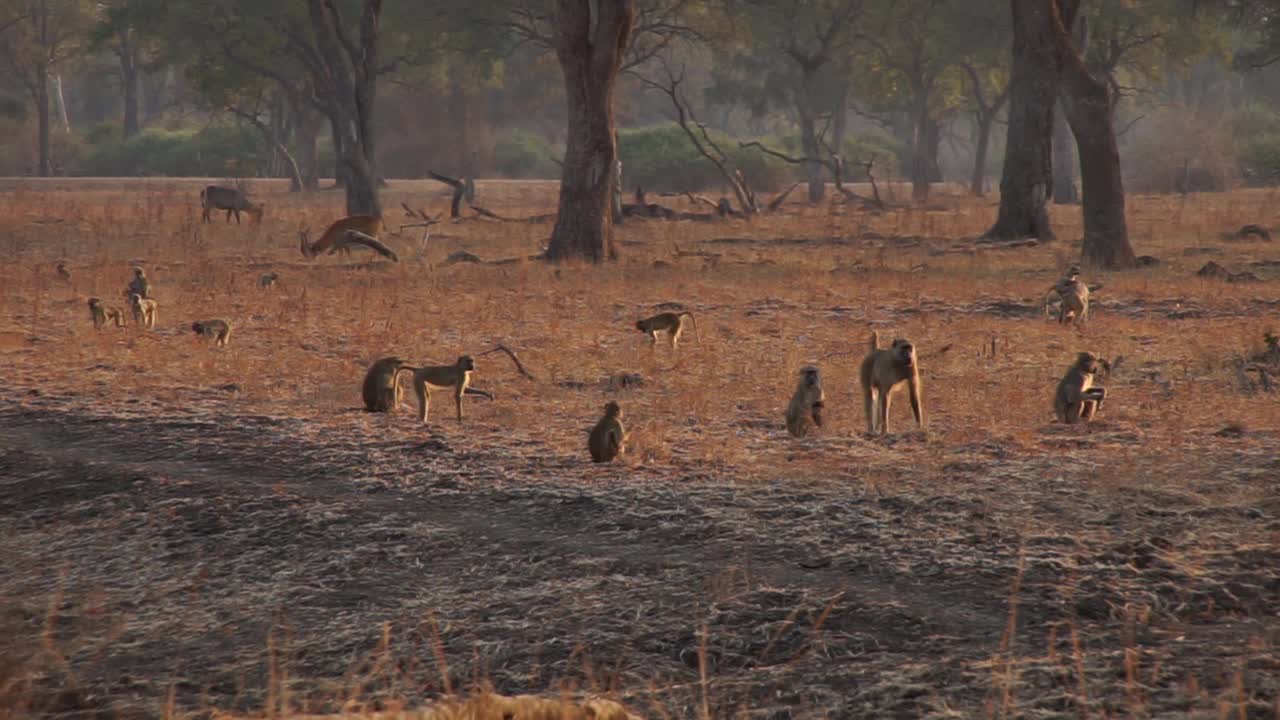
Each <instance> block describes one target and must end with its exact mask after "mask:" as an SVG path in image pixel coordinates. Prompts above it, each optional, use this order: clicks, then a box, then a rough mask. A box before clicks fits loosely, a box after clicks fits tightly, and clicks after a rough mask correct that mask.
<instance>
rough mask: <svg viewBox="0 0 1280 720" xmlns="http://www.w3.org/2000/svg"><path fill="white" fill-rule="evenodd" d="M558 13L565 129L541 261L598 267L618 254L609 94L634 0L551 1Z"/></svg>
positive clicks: (615, 153) (632, 16)
mask: <svg viewBox="0 0 1280 720" xmlns="http://www.w3.org/2000/svg"><path fill="white" fill-rule="evenodd" d="M593 6H594V7H593ZM593 9H594V10H596V12H595V13H593V12H592V10H593ZM556 10H557V17H558V25H559V26H558V28H557V35H556V57H557V59H558V60H559V61H560V70H561V72H562V73H563V74H564V87H565V95H566V98H567V100H568V105H569V125H568V142H567V143H566V146H565V152H564V168H563V171H562V172H561V175H560V207H559V210H558V213H557V215H556V226H555V229H554V230H552V231H551V242H550V244H549V246H548V247H547V258H548V259H549V260H554V261H559V260H565V259H569V258H581V259H586V260H590V261H592V262H597V263H598V262H602V261H604V260H606V259H612V258H614V257H616V256H617V252H616V250H615V248H614V245H613V213H612V211H611V207H610V205H611V196H612V193H613V182H614V163H615V162H616V160H617V157H618V148H617V146H616V145H615V143H614V119H613V91H614V86H615V84H616V83H617V79H618V72H619V70H620V69H621V67H622V56H623V53H625V52H626V49H627V43H628V42H629V40H630V37H631V26H632V24H633V23H634V22H635V7H634V0H613V1H612V2H599V3H591V2H587V0H557V1H556ZM593 15H595V17H593Z"/></svg>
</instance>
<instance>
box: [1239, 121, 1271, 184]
mask: <svg viewBox="0 0 1280 720" xmlns="http://www.w3.org/2000/svg"><path fill="white" fill-rule="evenodd" d="M1236 158H1237V159H1238V160H1239V163H1240V176H1241V177H1243V178H1244V180H1245V182H1247V183H1249V184H1250V185H1277V184H1280V132H1272V133H1267V134H1264V135H1251V136H1248V137H1247V138H1245V139H1244V140H1242V141H1238V144H1237V145H1236Z"/></svg>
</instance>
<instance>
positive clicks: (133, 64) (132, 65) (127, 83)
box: [116, 28, 142, 138]
mask: <svg viewBox="0 0 1280 720" xmlns="http://www.w3.org/2000/svg"><path fill="white" fill-rule="evenodd" d="M119 36H120V47H119V49H118V50H117V51H116V54H117V56H118V57H119V58H120V84H121V85H122V89H123V90H124V136H125V138H131V137H133V136H134V135H137V134H138V133H139V132H140V131H141V129H142V125H141V122H140V121H139V115H140V113H139V112H138V94H139V93H138V85H139V75H140V74H141V73H140V71H139V69H138V49H137V48H136V47H135V45H134V42H133V31H132V30H131V29H129V28H125V29H122V30H120V32H119Z"/></svg>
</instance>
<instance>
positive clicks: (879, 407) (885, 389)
mask: <svg viewBox="0 0 1280 720" xmlns="http://www.w3.org/2000/svg"><path fill="white" fill-rule="evenodd" d="M878 345H879V335H877V334H876V333H874V332H873V333H871V352H870V353H868V354H867V356H866V358H864V359H863V361H862V373H861V375H862V399H863V408H864V410H865V411H866V414H867V432H868V433H871V434H872V435H874V434H876V433H877V432H879V433H880V434H881V435H885V434H888V432H889V399H890V396H891V395H892V394H893V391H894V389H895V388H897V387H898V386H899V385H901V384H902V383H904V382H905V383H907V386H908V390H909V391H910V396H911V412H912V414H914V415H915V418H916V426H917V427H921V428H923V427H924V408H923V406H922V404H921V401H920V368H919V365H918V364H917V362H916V349H915V347H914V346H913V345H912V344H911V343H910V342H909V341H907V340H904V339H902V338H895V339H894V341H893V344H892V345H891V346H889V348H888V349H887V350H881V349H880V348H879V347H878ZM877 401H878V402H877Z"/></svg>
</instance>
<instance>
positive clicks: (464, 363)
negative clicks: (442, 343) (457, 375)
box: [458, 355, 476, 372]
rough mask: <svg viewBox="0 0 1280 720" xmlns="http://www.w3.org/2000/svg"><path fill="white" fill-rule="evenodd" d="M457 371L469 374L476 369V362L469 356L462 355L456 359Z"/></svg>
mask: <svg viewBox="0 0 1280 720" xmlns="http://www.w3.org/2000/svg"><path fill="white" fill-rule="evenodd" d="M458 369H459V370H463V371H465V372H471V371H472V370H475V369H476V361H475V360H473V359H472V357H471V356H470V355H463V356H462V357H460V358H458Z"/></svg>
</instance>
